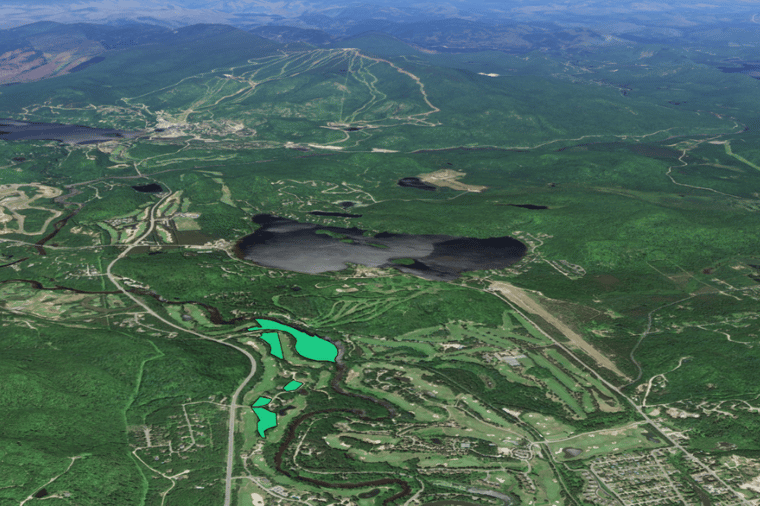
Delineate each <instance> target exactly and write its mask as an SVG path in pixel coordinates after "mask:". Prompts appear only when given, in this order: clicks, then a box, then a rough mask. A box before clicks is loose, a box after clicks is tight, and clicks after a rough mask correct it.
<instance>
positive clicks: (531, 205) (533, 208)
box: [507, 204, 549, 210]
mask: <svg viewBox="0 0 760 506" xmlns="http://www.w3.org/2000/svg"><path fill="white" fill-rule="evenodd" d="M507 205H508V206H510V207H522V208H523V209H532V210H537V209H549V208H548V207H546V206H539V205H536V204H507Z"/></svg>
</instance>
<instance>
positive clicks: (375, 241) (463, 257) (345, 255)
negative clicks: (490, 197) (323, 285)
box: [236, 214, 527, 281]
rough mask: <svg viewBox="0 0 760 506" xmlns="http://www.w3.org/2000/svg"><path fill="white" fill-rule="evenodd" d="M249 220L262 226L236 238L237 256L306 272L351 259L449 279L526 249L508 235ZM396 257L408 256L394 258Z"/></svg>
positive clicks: (507, 260)
mask: <svg viewBox="0 0 760 506" xmlns="http://www.w3.org/2000/svg"><path fill="white" fill-rule="evenodd" d="M253 221H254V222H255V223H257V224H258V225H260V226H261V228H259V229H258V230H257V231H256V232H254V233H253V234H251V235H248V236H245V237H243V238H242V239H240V241H238V243H237V248H236V249H237V254H238V256H239V257H240V258H244V259H246V260H250V261H252V262H255V263H257V264H259V265H262V266H264V267H271V268H275V269H285V270H289V271H294V272H301V273H305V274H319V273H323V272H331V271H341V270H343V269H345V268H346V267H347V264H349V263H350V264H359V265H365V266H368V267H382V268H388V267H393V268H394V269H398V270H399V271H401V272H406V273H409V274H414V275H417V276H420V277H423V278H427V279H433V280H442V281H450V280H453V279H456V278H457V277H458V276H459V274H460V273H462V272H465V271H477V270H483V269H502V268H505V267H508V266H510V265H512V264H514V263H515V262H517V261H519V260H520V259H521V258H522V257H523V256H524V255H525V253H526V251H527V247H526V246H525V245H524V244H523V243H521V242H520V241H518V240H517V239H514V238H512V237H489V238H487V239H476V238H471V237H454V236H450V235H433V234H429V235H411V234H391V233H387V232H383V233H380V234H376V235H374V236H366V235H364V231H363V230H361V229H359V228H356V227H354V228H340V227H325V226H322V225H316V224H312V223H299V222H297V221H295V220H289V219H285V218H279V217H277V216H272V215H269V214H258V215H256V216H254V217H253ZM400 259H405V260H406V261H404V262H403V263H402V264H398V263H395V262H393V260H397V261H398V260H400Z"/></svg>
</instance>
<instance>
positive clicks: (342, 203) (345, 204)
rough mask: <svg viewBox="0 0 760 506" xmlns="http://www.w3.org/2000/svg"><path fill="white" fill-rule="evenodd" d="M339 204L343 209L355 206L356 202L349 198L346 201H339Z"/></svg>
mask: <svg viewBox="0 0 760 506" xmlns="http://www.w3.org/2000/svg"><path fill="white" fill-rule="evenodd" d="M338 205H339V206H340V207H342V208H343V209H348V208H349V207H354V206H355V205H356V204H355V203H353V202H350V201H348V200H347V201H345V202H339V203H338Z"/></svg>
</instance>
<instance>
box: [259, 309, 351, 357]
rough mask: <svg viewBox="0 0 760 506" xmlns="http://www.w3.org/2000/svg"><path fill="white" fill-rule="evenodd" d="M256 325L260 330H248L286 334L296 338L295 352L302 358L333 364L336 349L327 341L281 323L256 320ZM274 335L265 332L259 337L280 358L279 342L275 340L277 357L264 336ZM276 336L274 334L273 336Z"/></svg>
mask: <svg viewBox="0 0 760 506" xmlns="http://www.w3.org/2000/svg"><path fill="white" fill-rule="evenodd" d="M256 323H258V324H259V325H260V326H261V327H260V328H256V327H253V328H250V329H248V330H261V329H265V330H279V331H282V332H287V333H288V334H290V335H291V336H293V337H295V338H296V352H297V353H298V354H299V355H301V356H302V357H304V358H308V359H309V360H317V361H320V362H335V358H336V357H337V356H338V348H336V347H335V345H334V344H332V343H331V342H329V341H326V340H324V339H322V338H321V337H318V336H311V335H309V334H307V333H305V332H301V331H300V330H296V329H294V328H292V327H288V326H287V325H283V324H282V323H278V322H275V321H272V320H259V319H257V320H256ZM272 334H274V333H271V332H267V333H265V334H263V335H262V336H261V338H262V339H264V340H266V341H267V342H268V343H269V345H270V347H271V349H272V355H274V356H276V357H279V358H282V347H281V346H280V341H279V339H277V341H276V342H277V350H278V351H279V353H280V354H279V355H277V354H276V353H275V346H274V345H273V344H272V342H270V341H269V340H268V339H271V338H267V337H266V336H270V335H272ZM275 336H276V334H275Z"/></svg>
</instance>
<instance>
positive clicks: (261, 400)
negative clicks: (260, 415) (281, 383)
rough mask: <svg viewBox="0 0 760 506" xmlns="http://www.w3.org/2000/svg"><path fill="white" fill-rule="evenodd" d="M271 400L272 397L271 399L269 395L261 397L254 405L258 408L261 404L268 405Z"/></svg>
mask: <svg viewBox="0 0 760 506" xmlns="http://www.w3.org/2000/svg"><path fill="white" fill-rule="evenodd" d="M271 400H272V399H270V398H269V397H259V398H258V399H256V402H254V403H253V406H252V407H254V408H258V407H260V406H266V405H267V404H269V403H270V402H271Z"/></svg>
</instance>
